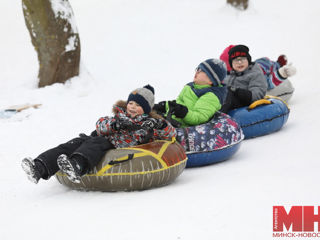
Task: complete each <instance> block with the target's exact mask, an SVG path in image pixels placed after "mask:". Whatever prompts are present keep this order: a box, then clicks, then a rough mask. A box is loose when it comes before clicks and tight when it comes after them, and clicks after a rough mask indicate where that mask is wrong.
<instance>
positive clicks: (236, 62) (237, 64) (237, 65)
mask: <svg viewBox="0 0 320 240" xmlns="http://www.w3.org/2000/svg"><path fill="white" fill-rule="evenodd" d="M248 66H249V62H248V59H247V58H246V57H237V58H235V59H233V60H232V68H233V69H234V70H235V71H236V72H243V71H244V70H246V69H247V68H248Z"/></svg>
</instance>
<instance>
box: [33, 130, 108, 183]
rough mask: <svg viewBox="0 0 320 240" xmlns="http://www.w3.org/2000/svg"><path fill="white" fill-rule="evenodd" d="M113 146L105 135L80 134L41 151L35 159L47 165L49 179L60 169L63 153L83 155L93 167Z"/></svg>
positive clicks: (89, 165) (71, 155)
mask: <svg viewBox="0 0 320 240" xmlns="http://www.w3.org/2000/svg"><path fill="white" fill-rule="evenodd" d="M112 148H114V146H113V145H112V144H111V143H110V141H109V140H108V139H107V138H105V137H101V136H87V135H85V134H80V137H77V138H74V139H72V140H70V141H68V142H66V143H63V144H60V145H59V146H57V147H55V148H51V149H49V150H47V151H45V152H43V153H41V154H40V155H39V156H38V157H37V158H36V159H35V161H40V162H41V163H42V164H43V165H44V166H45V167H46V170H47V172H48V176H47V177H44V178H45V179H48V178H50V177H51V176H53V175H54V174H55V173H56V172H57V171H59V167H58V164H57V158H58V157H59V156H60V155H61V154H66V155H67V156H68V157H70V158H72V157H74V156H76V155H78V156H81V157H83V158H84V159H85V160H86V162H87V164H88V167H89V169H92V168H93V167H95V166H96V165H97V164H98V163H99V162H100V161H101V159H102V157H103V156H104V154H105V153H106V151H108V150H109V149H112Z"/></svg>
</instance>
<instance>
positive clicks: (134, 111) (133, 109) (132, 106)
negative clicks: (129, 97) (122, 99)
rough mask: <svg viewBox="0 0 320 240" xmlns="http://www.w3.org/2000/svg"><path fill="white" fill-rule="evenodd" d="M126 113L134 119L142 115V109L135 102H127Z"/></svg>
mask: <svg viewBox="0 0 320 240" xmlns="http://www.w3.org/2000/svg"><path fill="white" fill-rule="evenodd" d="M127 113H128V114H129V115H130V117H132V118H134V117H136V116H138V115H142V114H144V111H143V108H142V107H141V106H140V105H139V104H138V103H136V102H135V101H129V102H128V104H127Z"/></svg>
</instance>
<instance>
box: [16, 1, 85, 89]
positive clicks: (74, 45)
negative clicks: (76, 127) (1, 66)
mask: <svg viewBox="0 0 320 240" xmlns="http://www.w3.org/2000/svg"><path fill="white" fill-rule="evenodd" d="M22 8H23V14H24V18H25V22H26V25H27V28H28V30H29V33H30V36H31V41H32V44H33V46H34V48H35V49H36V51H37V54H38V60H39V73H38V78H39V84H38V86H39V87H44V86H47V85H51V84H53V83H64V82H65V81H67V80H68V79H70V78H71V77H74V76H77V75H79V64H80V38H79V34H78V30H77V27H76V24H75V19H74V14H73V11H72V8H71V5H70V4H69V2H68V0H22Z"/></svg>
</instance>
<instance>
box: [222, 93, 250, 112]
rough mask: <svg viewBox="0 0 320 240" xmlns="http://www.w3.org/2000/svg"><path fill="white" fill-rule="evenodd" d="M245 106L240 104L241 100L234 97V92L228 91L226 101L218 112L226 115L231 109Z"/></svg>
mask: <svg viewBox="0 0 320 240" xmlns="http://www.w3.org/2000/svg"><path fill="white" fill-rule="evenodd" d="M245 106H248V105H247V104H245V103H243V102H241V100H240V99H239V98H237V97H236V96H235V95H234V92H232V91H229V90H228V93H227V97H226V100H225V101H224V104H223V105H222V107H221V109H220V112H223V113H228V112H229V111H230V110H232V109H235V108H240V107H245Z"/></svg>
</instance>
